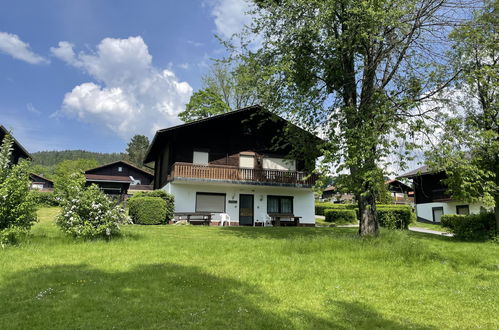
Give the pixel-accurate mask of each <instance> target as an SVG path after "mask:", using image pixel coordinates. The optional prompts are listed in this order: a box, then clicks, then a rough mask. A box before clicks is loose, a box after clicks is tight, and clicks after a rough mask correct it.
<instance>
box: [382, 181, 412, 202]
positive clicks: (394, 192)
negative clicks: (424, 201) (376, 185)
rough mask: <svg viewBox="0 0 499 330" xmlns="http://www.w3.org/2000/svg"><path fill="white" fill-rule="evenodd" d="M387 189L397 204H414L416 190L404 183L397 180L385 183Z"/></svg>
mask: <svg viewBox="0 0 499 330" xmlns="http://www.w3.org/2000/svg"><path fill="white" fill-rule="evenodd" d="M385 185H387V189H388V191H389V192H390V195H391V196H392V199H393V203H395V204H412V203H414V189H412V188H411V187H409V186H408V185H406V184H405V183H403V182H400V181H399V180H396V179H391V180H387V181H385Z"/></svg>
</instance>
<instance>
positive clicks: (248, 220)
mask: <svg viewBox="0 0 499 330" xmlns="http://www.w3.org/2000/svg"><path fill="white" fill-rule="evenodd" d="M253 205H254V200H253V195H239V225H240V226H253Z"/></svg>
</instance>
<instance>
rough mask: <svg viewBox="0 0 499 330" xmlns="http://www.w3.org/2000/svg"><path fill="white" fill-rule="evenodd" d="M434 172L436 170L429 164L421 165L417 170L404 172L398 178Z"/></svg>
mask: <svg viewBox="0 0 499 330" xmlns="http://www.w3.org/2000/svg"><path fill="white" fill-rule="evenodd" d="M433 172H434V171H432V170H431V169H430V167H429V166H428V165H423V166H421V167H418V168H417V169H415V170H412V171H409V172H407V173H404V174H402V175H400V176H398V178H413V177H416V176H420V175H423V174H428V173H433Z"/></svg>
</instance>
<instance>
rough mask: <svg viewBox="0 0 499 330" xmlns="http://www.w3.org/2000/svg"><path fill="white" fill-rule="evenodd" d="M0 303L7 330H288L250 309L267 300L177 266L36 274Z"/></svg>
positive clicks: (8, 283) (14, 279)
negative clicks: (27, 329)
mask: <svg viewBox="0 0 499 330" xmlns="http://www.w3.org/2000/svg"><path fill="white" fill-rule="evenodd" d="M0 296H1V297H8V299H2V301H0V310H2V314H1V315H0V324H3V325H4V326H6V327H7V328H51V329H53V328H75V329H79V328H106V329H109V328H212V329H213V328H290V327H292V326H291V324H290V323H289V321H288V320H287V319H285V318H282V317H279V316H277V315H275V314H273V313H270V312H268V311H263V310H261V309H260V308H259V307H258V306H257V305H256V304H255V303H254V301H261V300H265V301H267V302H268V301H269V300H272V298H270V297H269V296H267V295H266V294H265V293H263V292H262V291H261V290H259V289H258V288H256V287H253V286H250V285H247V284H244V283H241V282H238V281H235V280H232V279H228V278H220V277H217V276H213V275H211V274H208V273H206V272H203V271H202V270H201V269H200V268H198V267H188V266H180V265H176V264H152V265H142V266H138V267H135V268H133V269H131V270H130V271H124V272H105V271H102V270H99V269H95V268H91V267H89V266H87V265H60V266H51V267H40V268H35V269H31V270H28V271H23V272H17V273H13V274H12V275H10V276H9V277H8V278H7V279H6V280H5V281H3V284H2V286H1V287H0ZM274 302H275V303H276V304H277V303H278V301H274Z"/></svg>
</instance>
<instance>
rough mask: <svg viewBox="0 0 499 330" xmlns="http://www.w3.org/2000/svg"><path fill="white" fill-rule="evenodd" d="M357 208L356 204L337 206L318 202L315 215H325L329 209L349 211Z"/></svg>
mask: <svg viewBox="0 0 499 330" xmlns="http://www.w3.org/2000/svg"><path fill="white" fill-rule="evenodd" d="M356 208H357V205H355V204H335V203H329V202H316V203H315V214H317V215H325V214H324V211H325V210H327V209H349V210H354V209H356Z"/></svg>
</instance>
